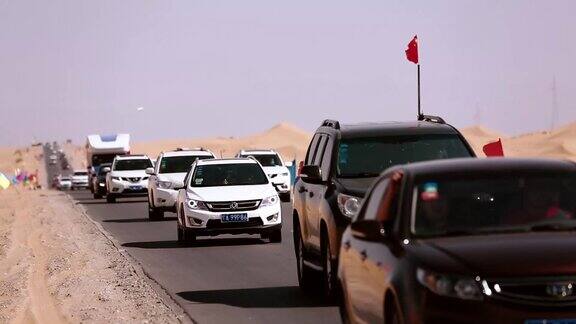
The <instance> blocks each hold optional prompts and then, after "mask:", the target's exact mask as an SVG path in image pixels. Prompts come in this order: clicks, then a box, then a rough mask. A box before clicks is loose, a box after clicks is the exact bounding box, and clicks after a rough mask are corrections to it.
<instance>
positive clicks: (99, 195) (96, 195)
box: [92, 192, 102, 199]
mask: <svg viewBox="0 0 576 324" xmlns="http://www.w3.org/2000/svg"><path fill="white" fill-rule="evenodd" d="M92 196H93V197H94V199H101V198H102V195H101V194H99V193H97V192H95V193H94V194H93V195H92Z"/></svg>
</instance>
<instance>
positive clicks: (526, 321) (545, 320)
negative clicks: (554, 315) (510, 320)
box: [524, 318, 576, 324]
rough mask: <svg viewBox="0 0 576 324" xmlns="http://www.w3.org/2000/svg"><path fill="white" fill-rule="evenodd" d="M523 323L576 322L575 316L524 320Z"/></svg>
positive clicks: (557, 323) (555, 323)
mask: <svg viewBox="0 0 576 324" xmlns="http://www.w3.org/2000/svg"><path fill="white" fill-rule="evenodd" d="M524 324H576V318H569V319H568V318H565V319H532V320H525V321H524Z"/></svg>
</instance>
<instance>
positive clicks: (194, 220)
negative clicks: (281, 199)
mask: <svg viewBox="0 0 576 324" xmlns="http://www.w3.org/2000/svg"><path fill="white" fill-rule="evenodd" d="M238 213H246V214H247V215H248V222H238V223H223V222H222V221H221V215H225V214H238ZM184 216H185V217H184V218H185V219H184V223H183V225H184V227H185V228H186V229H187V230H190V231H192V232H194V233H195V234H196V235H219V234H258V233H265V232H269V231H273V230H277V229H279V228H282V210H281V208H280V203H277V204H276V205H273V206H267V207H260V208H258V209H255V210H249V211H228V212H213V211H208V210H193V209H190V208H189V207H188V206H184Z"/></svg>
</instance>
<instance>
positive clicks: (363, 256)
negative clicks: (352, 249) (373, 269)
mask: <svg viewBox="0 0 576 324" xmlns="http://www.w3.org/2000/svg"><path fill="white" fill-rule="evenodd" d="M367 258H368V254H367V253H366V250H363V251H362V252H360V259H362V261H365V260H366V259H367Z"/></svg>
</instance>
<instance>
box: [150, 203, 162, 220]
mask: <svg viewBox="0 0 576 324" xmlns="http://www.w3.org/2000/svg"><path fill="white" fill-rule="evenodd" d="M148 219H149V220H151V221H159V220H162V219H164V211H162V210H158V209H157V208H154V207H152V205H151V204H150V200H148Z"/></svg>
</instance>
